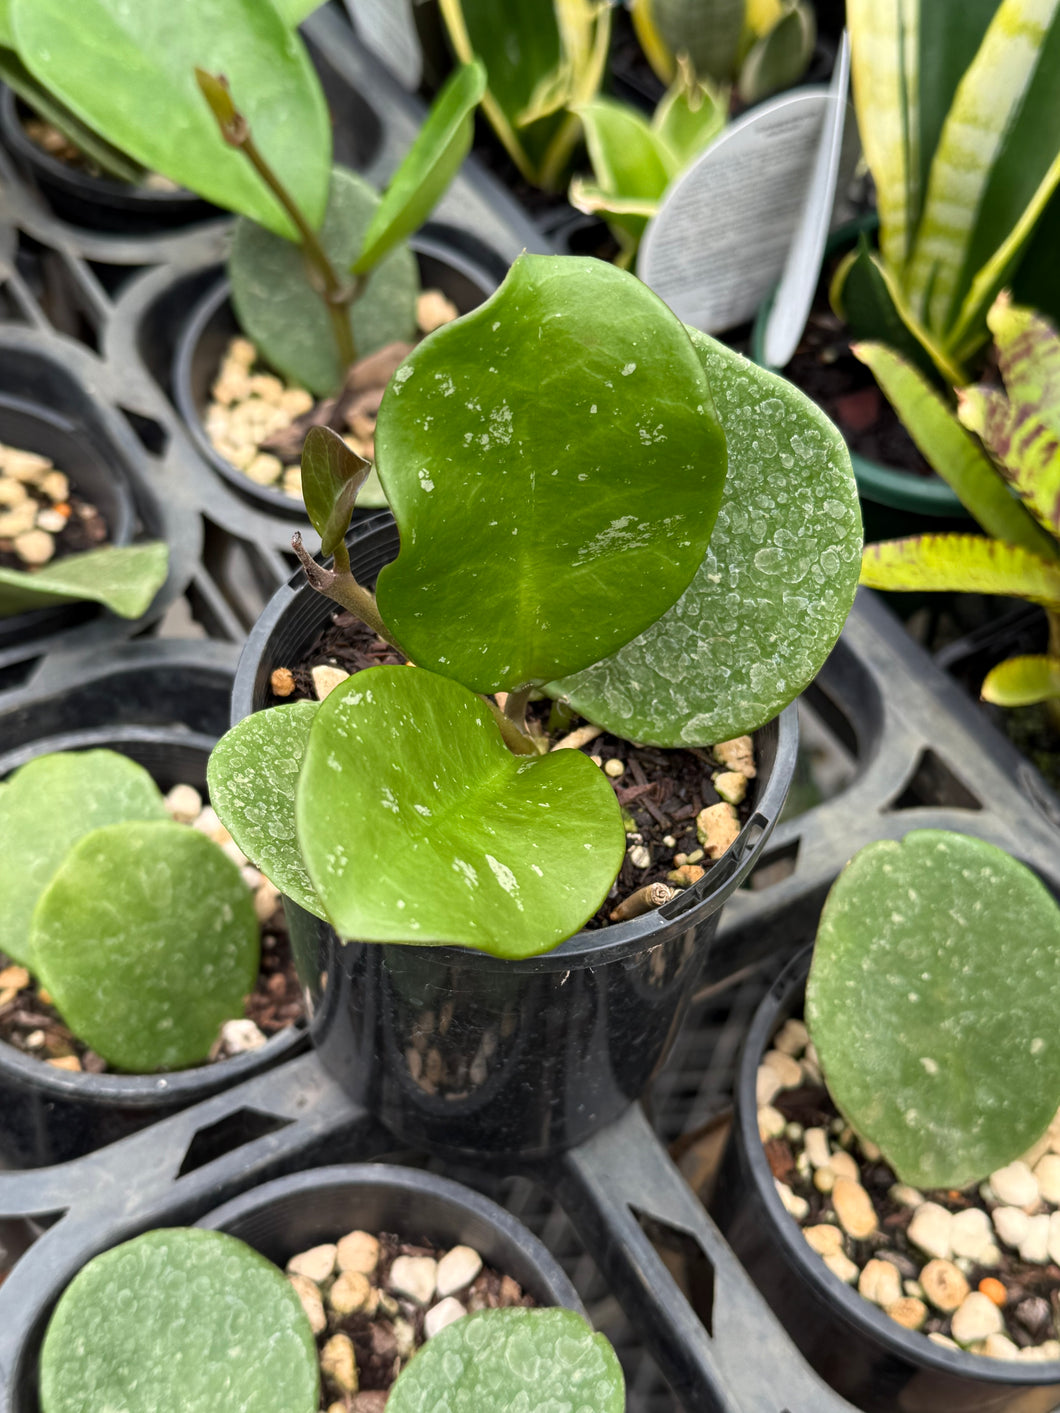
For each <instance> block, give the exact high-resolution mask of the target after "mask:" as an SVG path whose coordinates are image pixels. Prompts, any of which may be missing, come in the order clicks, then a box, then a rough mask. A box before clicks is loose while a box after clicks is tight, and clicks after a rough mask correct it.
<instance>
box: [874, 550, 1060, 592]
mask: <svg viewBox="0 0 1060 1413" xmlns="http://www.w3.org/2000/svg"><path fill="white" fill-rule="evenodd" d="M861 583H862V584H865V585H867V586H868V587H869V588H870V589H889V590H891V591H892V592H894V591H902V590H916V591H918V592H920V593H946V592H950V591H953V592H956V593H965V594H1001V595H1003V596H1004V597H1006V598H1018V599H1027V600H1028V602H1030V603H1039V604H1041V605H1042V606H1043V607H1044V608H1049V609H1053V610H1058V611H1060V565H1058V564H1057V563H1056V561H1055V560H1045V559H1041V558H1039V556H1038V555H1036V554H1031V553H1030V552H1029V551H1028V550H1025V549H1021V548H1019V546H1018V545H1006V544H1004V543H1003V542H1002V541H1000V540H988V539H985V538H984V537H983V536H981V535H910V536H908V537H907V538H906V539H902V540H884V541H882V542H881V543H880V544H878V545H866V547H865V552H864V554H863V555H862V560H861Z"/></svg>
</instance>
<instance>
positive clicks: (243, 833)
mask: <svg viewBox="0 0 1060 1413" xmlns="http://www.w3.org/2000/svg"><path fill="white" fill-rule="evenodd" d="M317 705H318V704H317V703H316V702H293V703H292V704H291V705H290V706H277V707H270V708H269V710H268V711H258V712H255V713H254V715H253V716H246V717H244V718H243V720H242V721H240V722H238V723H237V724H236V725H235V726H233V727H232V729H231V730H230V731H227V732H226V733H225V734H224V735H223V736H222V737H221V739H220V740H219V741H218V743H217V745H216V746H214V748H213V750H212V751H211V753H210V763H209V765H208V767H207V770H206V778H207V783H208V784H209V787H210V803H211V804H212V805H213V807H214V809H215V810H216V812H217V817H218V819H219V820H220V821H221V823H222V824H223V825H224V827H225V828H226V829H227V830H228V832H229V834H231V836H232V838H233V839H234V840H235V841H236V843H237V844H238V845H239V847H240V848H241V849H242V850H243V852H244V854H246V856H247V858H248V859H251V860H252V861H253V863H254V864H255V866H256V867H257V868H259V869H261V871H262V873H263V874H264V875H265V877H266V878H267V879H268V880H269V882H270V883H272V884H274V885H275V886H276V887H277V888H279V890H280V892H281V893H285V894H286V895H287V897H288V898H293V899H294V901H295V902H296V903H297V904H298V906H299V907H301V908H305V910H306V912H310V913H312V914H313V916H314V917H319V918H322V917H324V916H325V913H324V907H323V904H322V903H321V901H320V899H319V898H318V897H317V895H316V890H315V889H314V887H313V884H312V882H311V881H310V878H309V874H308V872H307V871H306V866H305V864H304V863H303V862H302V855H301V853H300V852H299V849H298V843H297V840H296V838H295V822H294V799H295V788H296V786H297V784H298V772H299V771H300V770H301V768H302V758H303V757H304V755H305V752H306V744H307V742H308V741H309V728H310V726H311V725H312V723H313V717H314V716H315V715H316V711H317Z"/></svg>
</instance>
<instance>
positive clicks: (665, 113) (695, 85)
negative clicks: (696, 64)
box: [651, 62, 729, 171]
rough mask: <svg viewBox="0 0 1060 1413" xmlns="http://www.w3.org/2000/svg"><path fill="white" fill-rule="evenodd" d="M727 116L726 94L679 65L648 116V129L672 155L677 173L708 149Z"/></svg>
mask: <svg viewBox="0 0 1060 1413" xmlns="http://www.w3.org/2000/svg"><path fill="white" fill-rule="evenodd" d="M728 116H729V103H728V91H727V90H726V89H716V88H714V87H713V86H712V85H710V84H708V83H704V82H703V81H701V80H700V79H697V78H696V76H695V74H694V73H693V71H692V68H691V66H690V65H689V64H687V63H685V62H682V63H681V64H679V65H678V71H677V77H676V78H675V79H674V81H673V83H672V84H671V85H670V87H669V88H668V89H667V91H666V92H665V93H664V94H663V96H662V98H661V99H660V100H659V105H658V107H657V108H656V109H655V112H654V113H653V114H652V120H651V126H652V131H653V132H654V133H655V134H656V135H657V136H658V137H659V139H660V140H661V141H662V142H663V143H664V144H665V146H666V147H667V148H669V150H670V151H671V152H672V153H673V155H674V158H675V159H676V162H677V167H676V169H675V170H677V171H680V170H681V168H683V167H685V166H687V165H688V163H689V162H691V160H692V158H693V157H696V156H698V154H699V153H700V152H702V151H703V150H704V149H705V148H707V147H709V146H710V144H711V143H712V142H713V141H714V139H715V138H716V137H717V136H718V134H719V133H720V132H721V130H722V129H723V128H724V126H725V124H726V122H727V121H728Z"/></svg>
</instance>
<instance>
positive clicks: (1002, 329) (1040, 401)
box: [986, 291, 1060, 433]
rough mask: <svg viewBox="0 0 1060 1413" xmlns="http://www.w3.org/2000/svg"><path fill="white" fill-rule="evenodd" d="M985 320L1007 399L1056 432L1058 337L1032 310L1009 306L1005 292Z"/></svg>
mask: <svg viewBox="0 0 1060 1413" xmlns="http://www.w3.org/2000/svg"><path fill="white" fill-rule="evenodd" d="M986 321H987V323H988V324H989V326H990V332H991V333H992V334H993V335H994V342H995V344H996V345H997V355H998V363H999V365H1000V367H1001V376H1002V377H1003V378H1004V380H1005V387H1006V389H1007V390H1008V395H1009V397H1010V398H1011V400H1012V401H1013V402H1014V403H1018V404H1025V403H1026V404H1029V405H1030V406H1032V407H1034V408H1036V409H1037V412H1038V415H1039V416H1040V417H1041V419H1042V421H1043V422H1047V423H1048V424H1049V425H1050V426H1051V427H1053V429H1054V430H1055V431H1056V432H1058V433H1060V336H1058V335H1057V332H1056V330H1055V329H1054V328H1053V326H1052V325H1051V324H1050V323H1049V321H1048V320H1047V319H1043V318H1042V316H1041V315H1040V314H1037V313H1035V311H1034V310H1033V309H1027V308H1025V307H1024V306H1023V305H1019V304H1013V303H1012V300H1011V299H1010V298H1009V296H1008V294H1007V293H1006V292H1005V291H1002V293H1001V294H999V295H998V297H997V298H996V299H995V300H994V303H993V305H992V307H991V309H990V312H989V314H988V315H987V316H986Z"/></svg>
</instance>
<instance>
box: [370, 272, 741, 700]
mask: <svg viewBox="0 0 1060 1413" xmlns="http://www.w3.org/2000/svg"><path fill="white" fill-rule="evenodd" d="M375 451H376V467H377V469H378V471H379V478H380V480H381V481H382V483H383V488H384V489H385V491H386V494H387V499H388V501H389V503H390V506H391V509H392V510H393V512H394V518H395V519H396V520H397V523H398V528H399V530H400V532H401V551H400V553H399V555H398V557H397V559H396V560H395V561H394V562H393V563H392V564H390V565H388V566H387V567H386V568H385V569H384V570H383V571H382V573H381V574H380V576H379V581H378V585H377V589H376V593H377V598H378V601H379V610H380V612H381V613H382V615H383V619H384V621H385V622H386V623H387V624H388V625H389V626H390V627H391V628H392V629H393V631H394V633H395V634H396V635H397V638H398V641H400V642H401V644H402V646H403V647H404V648H405V649H406V651H407V652H408V654H409V656H410V657H411V658H412V660H413V661H414V662H416V663H418V664H419V665H420V666H421V667H429V668H432V669H433V670H436V671H438V672H441V673H443V674H444V675H445V676H450V677H455V678H456V679H457V680H458V681H461V682H463V683H465V685H467V686H469V687H473V688H474V689H475V690H476V691H484V692H489V691H493V690H495V689H498V688H502V687H503V688H512V687H518V686H520V685H522V684H523V683H527V682H547V681H550V680H551V679H552V678H554V677H557V676H560V675H561V674H563V673H565V672H570V671H574V670H577V669H578V668H581V667H584V666H587V665H588V664H589V663H591V662H595V661H596V660H597V659H598V658H600V657H602V656H603V655H604V654H606V653H609V652H612V651H614V649H615V648H616V647H618V646H619V645H620V644H621V643H623V642H626V641H628V640H629V639H630V638H632V637H634V636H635V635H636V634H637V633H638V632H640V631H641V630H642V629H643V628H645V627H647V625H648V624H649V623H652V622H654V620H655V619H656V618H657V617H658V616H659V614H660V613H661V612H663V611H664V609H666V608H668V607H669V605H670V604H671V603H673V602H674V600H675V599H676V598H677V597H678V596H679V595H680V593H681V591H682V590H683V589H684V587H685V586H686V585H687V584H688V582H689V580H690V579H691V577H692V575H693V574H694V573H695V571H696V569H697V568H698V567H699V564H700V563H701V561H702V558H703V553H704V550H705V549H706V545H707V541H708V539H709V537H710V532H711V529H712V527H713V524H714V518H715V515H716V513H717V507H718V503H719V501H720V499H721V492H722V486H723V483H724V477H725V446H724V436H723V434H722V431H721V428H720V426H719V424H718V422H717V419H716V417H715V415H714V411H713V404H712V402H711V395H710V386H709V382H708V379H707V377H706V375H705V373H704V371H703V366H702V363H701V362H700V360H699V357H698V356H697V353H696V351H695V349H694V348H693V346H692V344H691V343H690V341H689V336H688V334H687V333H686V332H685V329H684V327H683V326H682V325H681V324H680V322H679V321H678V320H677V319H676V318H675V317H674V316H673V315H672V314H671V313H670V311H669V310H668V309H667V308H666V306H665V305H664V304H663V303H662V301H661V300H659V299H658V298H657V297H656V296H655V295H654V294H652V293H651V291H650V290H648V289H647V288H646V287H645V286H644V285H642V284H641V283H640V282H639V281H638V280H636V279H635V278H634V277H633V276H632V275H628V274H625V273H624V272H623V271H621V270H617V269H615V268H614V267H613V266H611V265H607V264H604V263H603V262H602V261H599V260H587V259H586V260H579V259H572V258H570V257H563V256H540V255H523V256H521V257H520V258H519V259H518V260H517V261H516V262H515V264H514V265H513V266H512V268H511V270H510V271H509V274H508V276H507V278H506V279H505V281H504V283H503V284H502V285H501V287H500V289H499V290H498V291H497V292H496V293H495V294H494V295H493V296H492V297H491V298H490V299H489V300H488V301H487V302H486V303H485V304H482V305H480V306H479V307H478V308H477V309H475V310H474V311H473V312H472V313H470V314H467V315H465V316H464V317H463V318H462V319H459V320H457V321H456V322H455V323H452V324H448V325H446V326H445V327H444V328H441V329H439V330H438V331H437V332H436V333H434V334H432V335H431V336H430V338H427V339H425V340H424V341H423V343H421V344H420V346H419V347H418V348H417V349H415V350H414V351H413V352H412V353H411V354H410V355H409V357H408V358H407V359H406V360H405V362H404V364H403V365H402V366H401V368H399V369H398V371H397V373H396V375H395V377H394V379H393V380H392V382H391V384H390V386H389V388H388V389H387V391H386V393H385V395H384V397H383V403H382V407H381V408H380V411H379V420H378V424H377V427H376V437H375ZM439 502H444V512H445V513H444V517H443V516H442V515H441V514H440V511H439ZM457 566H458V567H459V572H454V569H455V567H457Z"/></svg>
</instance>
